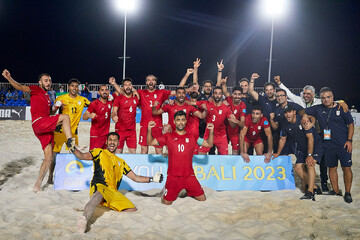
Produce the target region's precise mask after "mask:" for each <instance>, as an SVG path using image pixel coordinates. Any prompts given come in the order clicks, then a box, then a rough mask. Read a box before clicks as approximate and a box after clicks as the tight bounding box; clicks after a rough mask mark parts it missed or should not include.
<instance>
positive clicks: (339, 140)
mask: <svg viewBox="0 0 360 240" xmlns="http://www.w3.org/2000/svg"><path fill="white" fill-rule="evenodd" d="M305 112H306V114H308V115H311V116H314V117H315V118H316V119H317V120H318V121H319V125H320V129H321V139H322V142H323V147H324V148H343V147H344V145H345V142H346V140H347V138H348V125H349V124H351V123H353V122H354V120H353V118H352V116H351V114H350V111H348V112H347V113H345V112H344V111H343V109H342V108H340V110H338V105H337V106H335V107H332V108H327V107H325V106H324V105H323V104H321V105H315V106H312V107H309V108H306V109H305ZM324 129H330V131H331V139H330V140H324Z"/></svg>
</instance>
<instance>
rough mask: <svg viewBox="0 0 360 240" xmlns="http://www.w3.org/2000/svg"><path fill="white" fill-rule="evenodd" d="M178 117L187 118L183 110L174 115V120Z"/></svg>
mask: <svg viewBox="0 0 360 240" xmlns="http://www.w3.org/2000/svg"><path fill="white" fill-rule="evenodd" d="M177 116H185V117H186V113H185V112H184V111H183V110H180V111H177V112H176V113H175V114H174V119H175V118H176V117H177Z"/></svg>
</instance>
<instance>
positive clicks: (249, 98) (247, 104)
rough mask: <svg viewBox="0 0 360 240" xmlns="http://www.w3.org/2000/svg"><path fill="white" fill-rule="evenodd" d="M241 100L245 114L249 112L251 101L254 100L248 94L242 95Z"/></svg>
mask: <svg viewBox="0 0 360 240" xmlns="http://www.w3.org/2000/svg"><path fill="white" fill-rule="evenodd" d="M241 101H242V102H243V103H245V106H246V114H251V111H252V106H253V103H254V102H255V101H254V99H253V98H252V97H250V96H248V97H242V98H241Z"/></svg>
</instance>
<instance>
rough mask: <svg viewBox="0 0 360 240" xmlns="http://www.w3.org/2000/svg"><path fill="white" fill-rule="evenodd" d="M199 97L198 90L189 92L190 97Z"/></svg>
mask: <svg viewBox="0 0 360 240" xmlns="http://www.w3.org/2000/svg"><path fill="white" fill-rule="evenodd" d="M198 97H199V93H198V92H195V91H194V92H191V93H190V98H195V99H197V98H198Z"/></svg>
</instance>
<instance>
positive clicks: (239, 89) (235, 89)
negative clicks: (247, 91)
mask: <svg viewBox="0 0 360 240" xmlns="http://www.w3.org/2000/svg"><path fill="white" fill-rule="evenodd" d="M235 91H240V92H241V93H242V92H243V89H242V87H240V86H235V87H234V88H233V90H232V92H235Z"/></svg>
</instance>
